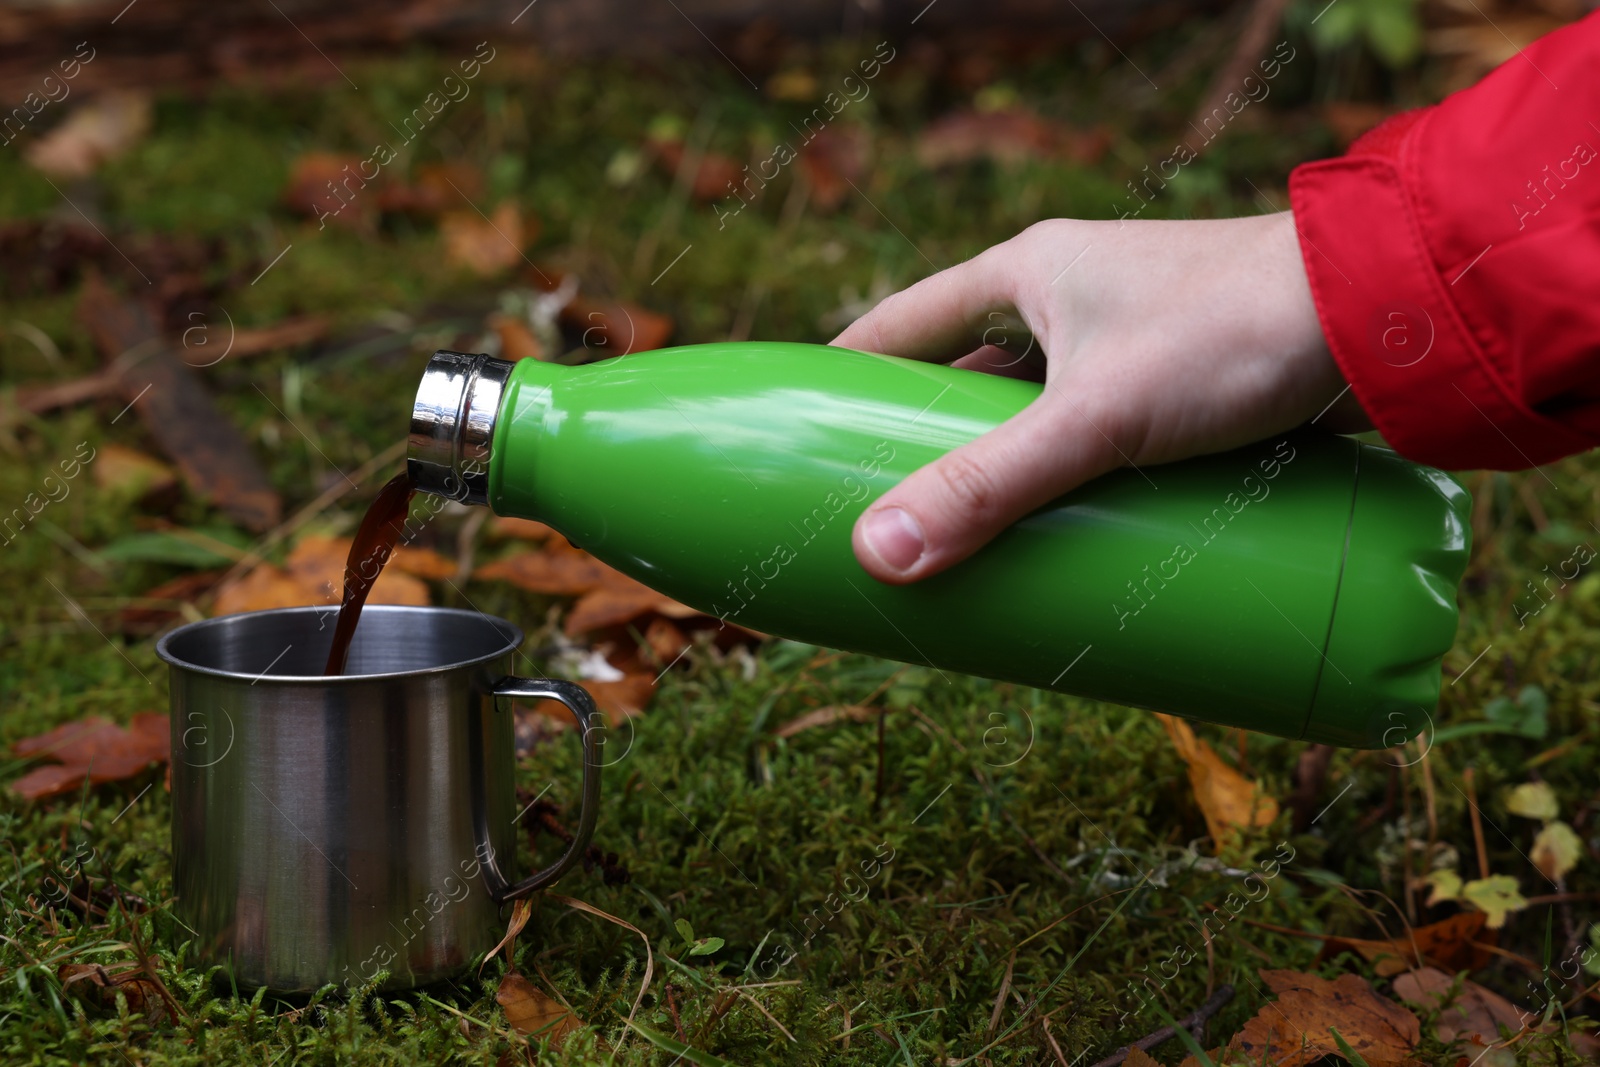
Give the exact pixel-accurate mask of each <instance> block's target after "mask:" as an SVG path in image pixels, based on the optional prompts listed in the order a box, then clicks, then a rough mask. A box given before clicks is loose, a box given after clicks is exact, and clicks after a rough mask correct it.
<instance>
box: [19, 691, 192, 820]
mask: <svg viewBox="0 0 1600 1067" xmlns="http://www.w3.org/2000/svg"><path fill="white" fill-rule="evenodd" d="M11 751H12V752H13V753H14V754H15V755H16V756H18V757H19V758H23V759H31V758H35V757H37V758H44V759H51V760H55V761H56V763H55V765H50V764H47V765H45V766H42V767H35V768H34V769H33V770H31V771H29V772H28V773H27V774H25V775H23V776H22V777H21V778H18V779H17V780H16V781H14V782H12V783H11V786H10V788H11V790H12V791H13V792H15V793H19V794H21V795H22V796H24V797H26V798H28V799H29V800H43V799H46V798H49V797H54V796H60V795H62V794H63V793H71V792H75V791H76V790H78V789H79V788H81V787H82V785H83V783H84V781H85V780H88V781H89V783H90V784H92V785H100V784H102V783H105V782H117V781H121V780H122V779H124V778H131V777H133V776H134V775H136V774H138V773H139V772H141V771H143V770H144V769H145V768H146V767H149V766H152V765H154V764H160V763H165V762H166V761H167V760H168V759H169V758H171V754H172V736H171V732H170V725H169V720H168V718H167V716H165V715H162V714H159V713H157V712H152V711H146V712H141V713H140V714H138V715H135V716H134V717H133V719H132V720H131V721H130V722H129V723H128V725H127V726H126V727H122V726H118V725H116V724H115V723H113V722H111V721H110V720H108V719H102V718H100V717H99V716H96V715H91V716H88V717H87V718H83V719H79V720H78V721H77V722H69V723H63V724H62V725H60V726H57V727H56V728H55V729H53V730H50V731H48V732H46V733H42V734H39V735H38V736H36V737H26V738H23V739H22V740H20V741H18V742H16V743H15V744H13V745H12V746H11Z"/></svg>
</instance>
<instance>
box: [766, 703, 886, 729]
mask: <svg viewBox="0 0 1600 1067" xmlns="http://www.w3.org/2000/svg"><path fill="white" fill-rule="evenodd" d="M877 715H878V709H877V708H869V707H866V706H864V705H861V704H828V705H826V706H824V707H820V708H813V709H812V710H810V711H808V712H806V713H805V714H804V715H797V716H796V717H794V718H792V719H790V720H789V721H788V722H786V723H784V724H783V725H782V726H780V727H778V728H777V729H776V730H774V731H773V733H775V734H777V736H779V737H793V736H794V735H795V734H798V733H802V732H804V731H806V730H809V729H811V728H812V727H813V726H827V725H829V724H830V723H836V722H838V721H839V720H841V719H844V720H846V721H849V722H867V721H869V720H871V719H873V718H874V717H876V716H877Z"/></svg>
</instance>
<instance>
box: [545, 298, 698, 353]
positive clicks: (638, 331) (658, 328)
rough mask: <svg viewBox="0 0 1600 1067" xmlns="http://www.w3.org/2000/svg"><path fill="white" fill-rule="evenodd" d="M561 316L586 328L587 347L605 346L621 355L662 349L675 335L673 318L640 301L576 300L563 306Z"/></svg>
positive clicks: (604, 347) (585, 344) (573, 323)
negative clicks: (638, 302)
mask: <svg viewBox="0 0 1600 1067" xmlns="http://www.w3.org/2000/svg"><path fill="white" fill-rule="evenodd" d="M561 318H562V320H563V321H564V322H566V323H567V324H568V325H569V326H572V327H575V328H576V329H579V330H582V331H583V346H584V347H585V348H603V349H606V350H607V351H608V352H612V353H614V354H616V355H619V356H622V355H627V354H628V353H630V352H649V351H651V350H653V349H657V348H661V347H663V346H665V345H666V343H667V340H668V339H669V338H670V337H671V336H672V327H673V322H672V319H671V318H669V317H668V316H666V315H658V314H656V313H655V312H653V311H647V310H645V309H644V308H642V307H640V306H639V305H637V304H628V303H622V302H616V303H609V304H608V303H601V302H596V301H592V300H583V299H573V300H571V301H569V302H568V303H567V306H566V307H564V308H562V309H561Z"/></svg>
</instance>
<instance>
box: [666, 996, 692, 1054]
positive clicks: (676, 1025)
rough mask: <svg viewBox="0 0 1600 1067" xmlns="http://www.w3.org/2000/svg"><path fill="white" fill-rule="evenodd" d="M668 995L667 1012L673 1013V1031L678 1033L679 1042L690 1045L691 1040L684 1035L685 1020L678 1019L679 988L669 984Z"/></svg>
mask: <svg viewBox="0 0 1600 1067" xmlns="http://www.w3.org/2000/svg"><path fill="white" fill-rule="evenodd" d="M666 993H667V1011H669V1012H671V1013H672V1029H673V1030H674V1031H676V1033H677V1035H678V1040H679V1041H682V1042H683V1043H684V1044H688V1042H689V1039H688V1038H687V1037H686V1036H684V1033H683V1020H682V1019H680V1018H678V987H677V986H675V985H673V984H672V983H671V982H668V983H667V988H666Z"/></svg>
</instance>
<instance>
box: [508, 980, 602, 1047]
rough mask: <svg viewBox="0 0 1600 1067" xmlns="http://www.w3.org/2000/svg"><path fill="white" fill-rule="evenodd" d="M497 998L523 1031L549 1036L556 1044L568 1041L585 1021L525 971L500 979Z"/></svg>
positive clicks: (514, 1024)
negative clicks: (540, 987)
mask: <svg viewBox="0 0 1600 1067" xmlns="http://www.w3.org/2000/svg"><path fill="white" fill-rule="evenodd" d="M494 999H495V1000H496V1001H497V1002H498V1003H499V1004H500V1007H501V1009H503V1010H504V1011H505V1013H506V1022H508V1023H510V1024H511V1026H512V1028H513V1029H514V1030H516V1031H517V1033H519V1034H527V1035H528V1036H530V1037H536V1038H539V1039H541V1040H547V1041H549V1042H550V1044H551V1046H552V1047H559V1046H561V1045H562V1044H564V1043H565V1042H566V1040H567V1038H568V1037H569V1036H570V1035H571V1034H572V1032H573V1031H574V1030H577V1029H579V1028H581V1027H582V1026H583V1022H582V1021H581V1020H580V1019H579V1018H578V1017H577V1016H576V1015H574V1014H572V1012H571V1011H569V1010H568V1009H567V1008H566V1007H565V1006H564V1005H562V1004H561V1003H560V1002H559V1001H557V1000H555V999H554V998H552V997H550V996H549V995H547V994H546V993H544V992H543V991H541V990H540V989H539V988H538V987H537V986H535V985H534V984H533V983H532V982H530V981H528V980H527V979H526V978H524V977H523V976H522V975H520V974H517V973H515V972H512V973H511V974H508V975H506V976H505V977H504V978H502V979H500V988H499V990H498V991H497V992H496V993H495V995H494Z"/></svg>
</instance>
